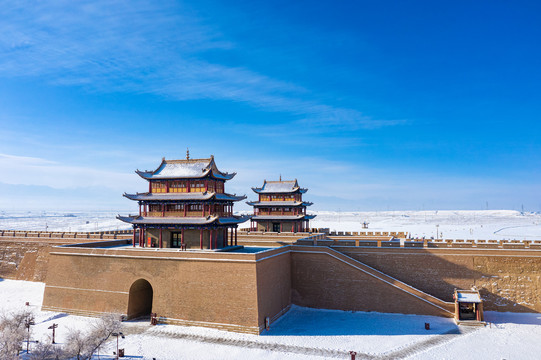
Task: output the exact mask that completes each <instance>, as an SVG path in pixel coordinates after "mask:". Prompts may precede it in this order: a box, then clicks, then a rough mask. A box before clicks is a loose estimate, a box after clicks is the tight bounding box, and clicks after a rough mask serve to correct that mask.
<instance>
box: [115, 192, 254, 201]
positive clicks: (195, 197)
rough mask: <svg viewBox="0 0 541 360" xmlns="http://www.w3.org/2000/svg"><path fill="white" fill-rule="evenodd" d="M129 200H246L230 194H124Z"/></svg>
mask: <svg viewBox="0 0 541 360" xmlns="http://www.w3.org/2000/svg"><path fill="white" fill-rule="evenodd" d="M124 196H125V197H127V198H128V199H130V200H136V201H189V200H202V201H204V200H210V199H213V198H214V199H216V200H222V201H240V200H244V199H246V196H236V195H230V194H217V193H214V192H193V193H139V194H124Z"/></svg>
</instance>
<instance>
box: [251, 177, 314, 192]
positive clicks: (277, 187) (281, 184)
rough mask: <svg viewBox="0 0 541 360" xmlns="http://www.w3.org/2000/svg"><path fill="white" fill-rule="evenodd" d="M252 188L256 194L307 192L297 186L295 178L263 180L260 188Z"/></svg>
mask: <svg viewBox="0 0 541 360" xmlns="http://www.w3.org/2000/svg"><path fill="white" fill-rule="evenodd" d="M252 190H253V191H254V192H256V193H258V194H276V193H280V194H287V193H294V192H297V191H298V192H300V193H302V194H304V193H305V192H307V191H308V190H307V189H302V188H300V187H299V184H298V183H297V180H296V179H295V180H286V181H281V180H280V181H267V180H265V181H264V182H263V186H262V187H260V188H252Z"/></svg>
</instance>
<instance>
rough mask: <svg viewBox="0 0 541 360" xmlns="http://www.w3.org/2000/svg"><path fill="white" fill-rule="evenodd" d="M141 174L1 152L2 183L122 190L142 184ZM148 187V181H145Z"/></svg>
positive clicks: (0, 180)
mask: <svg viewBox="0 0 541 360" xmlns="http://www.w3.org/2000/svg"><path fill="white" fill-rule="evenodd" d="M137 180H138V177H137V175H135V174H133V173H131V174H126V173H120V172H114V171H107V170H104V169H99V168H92V167H87V166H85V164H78V165H69V164H62V163H58V162H55V161H50V160H47V159H41V158H36V157H26V156H16V155H9V154H0V182H3V183H5V184H12V185H40V186H49V187H52V188H55V189H66V188H73V189H75V188H81V187H103V188H108V189H114V190H117V191H118V192H119V193H122V192H124V191H128V190H130V189H137V188H138V187H141V186H142V184H141V181H139V182H137ZM143 186H144V184H143Z"/></svg>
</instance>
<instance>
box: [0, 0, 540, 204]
mask: <svg viewBox="0 0 541 360" xmlns="http://www.w3.org/2000/svg"><path fill="white" fill-rule="evenodd" d="M0 5H1V6H0V18H1V19H2V21H0V125H1V131H0V169H1V171H0V191H1V192H2V193H3V196H2V197H0V208H2V209H4V210H13V209H43V210H48V209H67V210H79V209H115V210H116V209H130V208H132V207H134V204H132V203H131V202H130V201H129V200H126V199H124V198H122V197H121V194H122V193H123V192H124V191H127V192H134V191H144V190H145V189H146V185H145V183H144V181H143V180H141V179H140V178H139V177H138V176H137V175H135V174H134V172H133V171H134V170H135V169H153V168H155V167H156V166H157V165H158V164H159V162H160V160H161V158H162V157H163V156H165V157H166V158H170V159H173V158H183V157H184V156H185V152H186V148H187V147H189V148H190V152H191V155H192V157H208V156H209V155H210V154H214V155H215V157H216V161H217V163H218V165H219V167H220V168H221V169H222V170H224V171H236V172H237V173H238V175H237V177H236V178H235V179H234V180H233V181H231V182H229V183H228V184H227V187H226V189H227V190H228V191H229V192H232V193H237V194H247V195H248V196H249V198H254V197H255V194H253V193H252V192H251V190H250V187H253V186H258V185H260V184H261V183H262V181H263V179H267V180H272V179H276V178H278V176H279V175H280V174H281V175H282V177H283V178H297V179H298V180H299V182H300V183H301V185H303V186H305V187H308V188H309V189H310V191H309V192H308V193H307V195H306V197H307V199H310V200H312V201H313V202H314V203H315V204H314V206H313V208H314V209H315V210H338V209H340V210H387V209H390V210H403V209H412V210H416V209H485V208H486V206H487V203H488V207H489V208H491V209H494V208H506V209H519V208H521V206H522V205H524V207H525V208H526V209H527V210H536V211H537V210H541V195H540V194H541V191H540V190H541V185H540V183H539V179H540V175H541V171H540V169H541V151H540V150H541V136H540V135H539V134H540V130H541V125H540V121H539V120H540V115H541V108H540V94H541V90H540V84H541V72H540V71H539V64H541V61H540V60H541V59H540V57H541V56H540V55H541V50H540V48H539V46H538V41H539V39H540V38H541V26H540V25H539V24H540V23H541V21H540V20H541V19H540V17H541V15H540V14H541V5H540V4H539V3H538V2H536V1H524V2H520V1H517V2H513V3H510V2H507V1H477V2H470V1H455V2H452V3H439V2H436V3H435V2H432V1H407V2H406V1H403V2H398V1H351V2H345V1H344V2H336V1H293V2H292V1H272V2H251V1H223V2H220V1H207V0H202V1H201V0H200V1H183V2H180V1H159V2H157V1H89V2H85V1H78V2H73V1H55V2H30V1H18V2H10V1H6V2H1V3H0ZM238 208H239V209H244V208H246V206H245V205H240V206H238Z"/></svg>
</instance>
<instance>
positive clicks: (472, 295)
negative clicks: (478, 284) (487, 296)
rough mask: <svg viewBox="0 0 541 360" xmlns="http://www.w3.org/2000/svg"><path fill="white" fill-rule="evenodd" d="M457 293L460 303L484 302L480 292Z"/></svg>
mask: <svg viewBox="0 0 541 360" xmlns="http://www.w3.org/2000/svg"><path fill="white" fill-rule="evenodd" d="M456 293H457V297H458V299H457V301H458V302H468V303H480V302H482V301H481V297H480V296H479V293H478V292H472V291H469V292H464V291H460V290H458V291H457V292H456Z"/></svg>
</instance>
